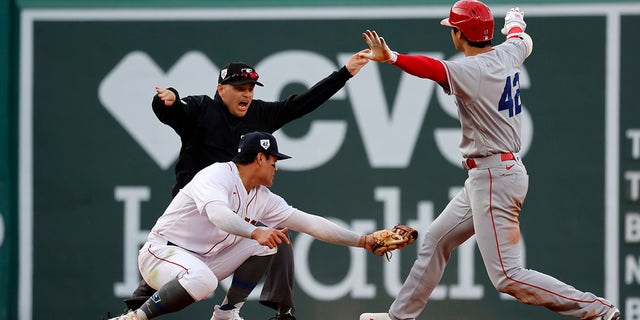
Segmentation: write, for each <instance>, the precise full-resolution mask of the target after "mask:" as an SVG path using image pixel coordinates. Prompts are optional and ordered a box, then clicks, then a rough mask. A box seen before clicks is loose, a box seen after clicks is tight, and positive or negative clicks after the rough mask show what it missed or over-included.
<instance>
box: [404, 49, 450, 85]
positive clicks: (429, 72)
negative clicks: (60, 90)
mask: <svg viewBox="0 0 640 320" xmlns="http://www.w3.org/2000/svg"><path fill="white" fill-rule="evenodd" d="M394 64H395V65H396V66H397V67H398V68H400V69H402V70H404V71H405V72H407V73H409V74H412V75H414V76H416V77H420V78H426V79H430V80H433V81H435V82H437V83H439V84H440V85H444V84H446V83H447V73H446V71H445V69H444V64H443V62H442V61H440V60H437V59H433V58H429V57H427V56H417V55H407V54H398V59H397V60H396V63H394Z"/></svg>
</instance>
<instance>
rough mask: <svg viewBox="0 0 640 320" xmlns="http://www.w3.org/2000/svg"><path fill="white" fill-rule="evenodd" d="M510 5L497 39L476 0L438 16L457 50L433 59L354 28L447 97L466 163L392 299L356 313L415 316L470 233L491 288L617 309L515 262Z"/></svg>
mask: <svg viewBox="0 0 640 320" xmlns="http://www.w3.org/2000/svg"><path fill="white" fill-rule="evenodd" d="M523 16H524V14H523V12H521V11H520V10H519V9H518V8H512V9H511V10H509V11H508V12H507V14H506V17H505V25H504V28H503V29H502V30H501V31H502V33H503V34H504V35H506V41H505V42H503V43H502V44H500V45H497V46H495V47H492V46H491V39H492V37H493V29H494V20H493V16H492V14H491V11H490V9H489V8H488V7H487V6H486V5H485V4H484V3H482V2H480V1H473V0H461V1H458V2H456V3H455V4H454V5H453V6H452V7H451V11H450V14H449V17H448V18H446V19H443V20H442V22H441V24H442V25H444V26H448V27H451V38H452V40H453V44H454V45H455V48H456V49H457V50H458V51H460V52H463V53H464V55H465V57H464V58H462V59H460V60H456V61H440V60H436V59H432V58H430V57H425V56H411V55H404V54H398V53H396V52H394V51H391V50H390V49H389V47H388V46H387V44H386V43H385V41H384V39H383V38H382V37H380V36H378V34H377V33H376V32H373V31H369V30H367V31H366V32H365V33H364V34H363V37H364V39H365V41H366V42H367V44H368V45H369V48H370V51H369V52H367V53H364V54H363V56H366V57H367V58H369V59H371V60H374V61H378V62H387V63H392V64H395V65H396V66H398V67H399V68H401V69H402V70H404V71H405V72H408V73H410V74H413V75H415V76H418V77H422V78H427V79H431V80H433V81H436V82H437V83H438V84H439V85H440V86H442V88H443V89H444V91H445V92H446V93H447V94H450V95H453V96H454V97H455V102H456V105H457V109H458V115H459V119H460V123H461V126H462V140H461V142H460V151H461V152H462V155H463V157H464V158H465V159H466V160H465V161H464V162H463V167H464V168H465V169H466V170H468V178H467V180H466V181H465V183H464V188H463V189H462V190H461V191H460V192H459V193H458V194H457V195H456V196H455V197H454V198H453V199H452V200H451V201H450V202H449V204H448V205H447V206H446V207H445V209H444V211H442V213H441V214H440V215H439V216H438V217H437V218H436V219H435V221H433V223H432V224H431V225H430V226H429V227H428V229H427V232H426V235H425V237H424V241H423V243H422V244H421V245H420V249H419V254H418V258H417V259H416V261H415V263H414V265H413V267H412V268H411V271H410V273H409V275H408V276H407V279H406V280H405V282H404V284H403V286H402V287H401V289H400V292H399V293H398V296H397V297H396V299H395V301H394V302H393V303H392V304H391V307H390V308H389V310H388V312H385V313H363V314H362V315H361V316H360V320H383V319H384V320H388V319H393V320H407V319H416V318H417V317H418V315H419V314H420V313H421V312H422V310H423V309H424V308H425V306H426V304H427V300H428V299H429V296H430V295H431V292H432V291H433V290H434V288H435V287H436V285H437V284H438V282H439V281H440V280H441V278H442V275H443V273H444V268H445V266H446V265H447V261H448V259H449V257H450V255H451V252H452V251H453V249H455V248H456V247H458V246H459V245H460V244H462V243H463V242H465V241H466V240H467V239H469V238H470V237H471V236H473V235H474V234H475V236H476V240H477V243H478V248H479V250H480V253H481V255H482V259H483V261H484V264H485V267H486V270H487V272H488V275H489V278H490V279H491V282H492V283H493V285H494V286H495V288H496V289H497V290H498V291H500V292H503V293H507V294H509V295H512V296H513V297H515V298H516V299H518V300H519V301H520V302H522V303H526V304H532V305H538V306H544V307H547V308H549V309H550V310H552V311H555V312H557V313H559V314H562V315H566V316H570V317H575V318H580V319H593V320H596V319H597V320H617V319H619V318H620V311H619V310H618V308H616V307H615V306H613V305H612V304H611V302H609V301H607V300H605V299H603V298H600V297H597V296H596V295H594V294H593V293H589V292H582V291H579V290H577V289H575V288H574V287H572V286H570V285H567V284H565V283H563V282H561V281H559V280H557V279H555V278H553V277H551V276H548V275H546V274H542V273H540V272H537V271H534V270H529V269H525V268H524V267H523V266H522V264H521V262H520V261H521V259H520V258H521V255H522V251H521V247H520V241H521V240H520V228H519V222H518V215H519V213H520V210H521V207H522V204H523V202H524V199H525V196H526V194H527V189H528V184H529V177H528V175H527V170H526V168H525V166H524V164H523V163H522V161H521V159H520V157H518V151H520V116H521V110H522V109H521V108H522V102H521V93H520V89H519V84H520V83H519V76H520V73H521V71H522V64H523V62H524V61H525V59H526V58H527V57H528V56H529V55H530V54H531V52H532V49H533V41H532V39H531V37H530V36H529V35H527V34H526V33H524V31H525V28H526V23H525V22H524V19H523Z"/></svg>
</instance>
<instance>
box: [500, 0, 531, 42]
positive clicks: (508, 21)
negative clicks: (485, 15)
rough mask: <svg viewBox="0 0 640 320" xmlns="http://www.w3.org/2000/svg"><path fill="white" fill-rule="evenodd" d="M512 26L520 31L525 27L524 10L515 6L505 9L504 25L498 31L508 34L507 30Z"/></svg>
mask: <svg viewBox="0 0 640 320" xmlns="http://www.w3.org/2000/svg"><path fill="white" fill-rule="evenodd" d="M514 27H518V28H520V29H522V32H524V29H525V28H526V27H527V24H526V23H525V22H524V12H523V11H520V8H517V7H516V8H511V9H509V11H507V14H506V15H505V17H504V27H503V28H502V30H500V32H502V34H504V35H505V36H506V35H508V34H509V30H511V29H512V28H514Z"/></svg>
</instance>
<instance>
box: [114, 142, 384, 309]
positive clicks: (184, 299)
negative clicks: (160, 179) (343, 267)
mask: <svg viewBox="0 0 640 320" xmlns="http://www.w3.org/2000/svg"><path fill="white" fill-rule="evenodd" d="M287 158H289V156H287V155H284V154H282V153H280V152H278V146H277V143H276V140H275V138H274V137H273V136H272V135H271V134H269V133H266V132H252V133H248V134H246V135H244V136H243V137H242V139H241V140H240V145H239V148H238V155H237V156H236V157H234V158H233V160H232V161H230V162H218V163H214V164H212V165H210V166H208V167H206V168H204V169H202V170H201V171H200V172H198V173H197V174H196V176H195V177H194V178H193V180H192V181H191V182H189V183H188V184H187V185H186V186H185V187H184V188H183V189H181V190H180V192H179V193H178V194H177V195H176V196H175V198H174V199H173V201H171V203H170V204H169V206H168V207H167V209H166V210H165V212H164V214H163V215H162V216H161V217H160V218H158V220H157V222H156V224H155V226H154V227H153V229H152V230H151V232H150V234H149V236H148V239H147V242H146V243H145V244H144V246H143V247H142V248H141V249H140V252H139V256H138V265H139V268H140V273H141V274H142V276H143V277H144V280H145V281H146V282H147V283H148V284H149V285H150V286H151V287H153V288H154V289H156V290H157V292H156V293H155V294H153V296H151V298H149V299H148V300H147V301H146V302H145V303H144V304H143V305H142V306H141V307H140V308H139V309H137V310H134V311H131V312H129V313H127V314H125V315H122V316H119V317H117V318H113V319H119V320H147V319H152V318H156V317H158V316H160V315H163V314H167V313H171V312H176V311H178V310H181V309H183V308H185V307H186V306H188V305H190V304H191V303H193V302H195V301H200V300H203V299H205V298H207V297H208V296H209V295H210V294H211V293H212V292H213V291H214V290H215V289H216V287H217V286H218V282H219V281H220V280H222V279H224V278H226V277H228V276H229V275H231V274H232V273H233V271H234V270H235V269H236V268H237V267H238V266H239V265H240V264H241V263H242V262H243V261H245V260H246V259H247V258H249V257H251V256H265V255H272V254H274V253H275V252H276V250H277V246H278V245H279V244H280V243H282V242H287V243H288V242H289V240H288V238H287V237H286V235H285V233H286V232H287V230H288V228H291V229H292V230H295V231H299V232H304V233H307V234H309V235H311V236H313V237H314V238H316V239H318V240H322V241H325V242H330V243H333V244H338V245H344V246H353V247H364V248H365V249H367V250H372V246H373V245H374V239H373V237H372V236H371V235H360V234H357V233H355V232H353V231H350V230H347V229H344V228H342V227H340V226H338V225H337V224H335V223H333V222H330V221H329V220H327V219H325V218H322V217H320V216H317V215H312V214H309V213H305V212H303V211H301V210H298V209H296V208H294V207H292V206H290V205H289V204H287V202H286V201H285V200H284V199H283V198H281V197H280V196H278V195H276V194H274V193H272V192H271V191H270V190H269V188H268V187H270V186H271V185H272V184H273V179H274V177H275V173H276V171H277V167H276V161H278V160H282V159H287ZM256 221H260V222H262V223H263V224H265V225H266V226H268V227H256V225H255V224H256ZM275 227H285V228H284V229H274V228H275ZM236 310H237V309H236ZM217 313H220V314H223V315H224V316H225V317H228V315H226V314H225V313H224V312H220V310H219V309H218V308H217V306H216V308H215V310H214V319H218V317H217V316H216V314H217Z"/></svg>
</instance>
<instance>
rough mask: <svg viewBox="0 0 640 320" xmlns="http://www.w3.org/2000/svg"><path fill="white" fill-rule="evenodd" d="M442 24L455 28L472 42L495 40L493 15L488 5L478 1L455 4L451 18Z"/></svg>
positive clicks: (444, 20)
mask: <svg viewBox="0 0 640 320" xmlns="http://www.w3.org/2000/svg"><path fill="white" fill-rule="evenodd" d="M440 24H441V25H443V26H448V27H455V28H458V30H460V32H462V34H463V35H464V36H465V37H466V38H467V39H468V40H469V41H472V42H483V41H488V40H491V39H493V15H492V14H491V10H489V7H487V5H486V4H484V3H482V2H480V1H476V0H460V1H458V2H456V3H454V4H453V6H452V7H451V12H450V13H449V18H445V19H442V21H440Z"/></svg>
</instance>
